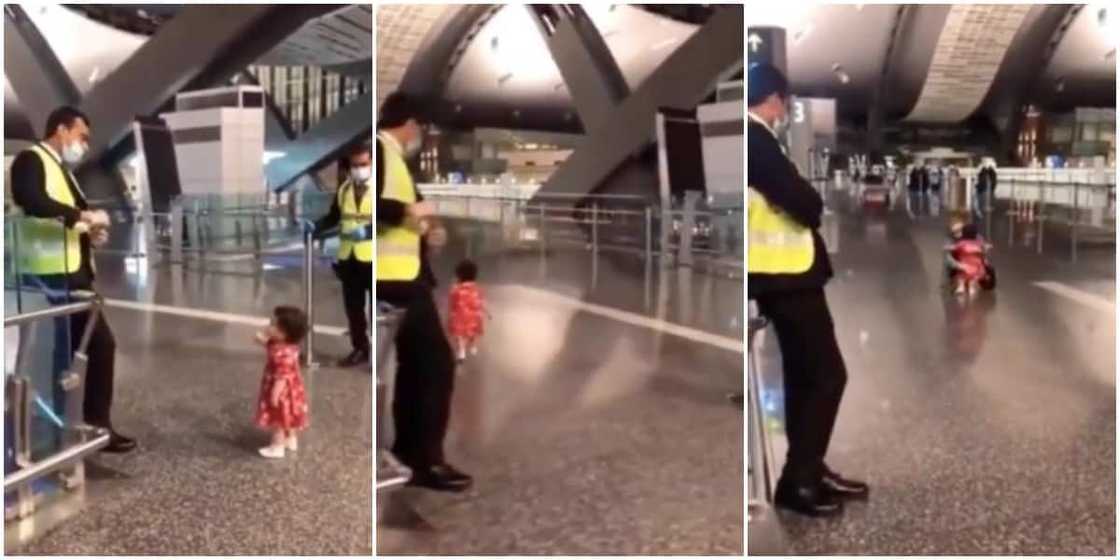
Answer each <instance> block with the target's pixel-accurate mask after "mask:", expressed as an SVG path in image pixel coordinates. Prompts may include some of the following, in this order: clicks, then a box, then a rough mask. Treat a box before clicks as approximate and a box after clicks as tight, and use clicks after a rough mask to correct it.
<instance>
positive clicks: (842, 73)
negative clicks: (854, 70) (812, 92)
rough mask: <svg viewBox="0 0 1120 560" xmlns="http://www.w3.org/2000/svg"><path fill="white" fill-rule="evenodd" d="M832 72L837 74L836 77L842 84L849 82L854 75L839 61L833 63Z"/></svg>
mask: <svg viewBox="0 0 1120 560" xmlns="http://www.w3.org/2000/svg"><path fill="white" fill-rule="evenodd" d="M832 74H833V75H835V76H836V79H837V80H839V81H840V83H842V84H847V83H848V82H850V81H852V77H851V76H849V75H848V71H847V70H844V67H843V66H841V65H840V63H839V62H833V63H832Z"/></svg>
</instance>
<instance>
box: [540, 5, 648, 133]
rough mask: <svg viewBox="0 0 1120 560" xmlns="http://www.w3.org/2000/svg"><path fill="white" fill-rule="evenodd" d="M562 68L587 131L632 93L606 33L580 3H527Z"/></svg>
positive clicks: (554, 58)
mask: <svg viewBox="0 0 1120 560" xmlns="http://www.w3.org/2000/svg"><path fill="white" fill-rule="evenodd" d="M526 9H527V10H529V13H530V14H531V15H532V16H533V21H535V22H536V23H537V28H538V29H540V31H541V36H542V38H543V39H544V41H545V44H546V45H548V50H549V52H550V53H551V54H552V60H553V61H554V62H556V67H557V68H559V69H560V75H561V76H562V77H563V78H564V84H565V85H566V86H567V88H568V92H569V93H570V94H571V96H572V103H573V104H574V105H575V107H576V111H577V112H578V113H579V118H580V120H581V121H583V129H584V130H587V131H591V130H595V129H597V128H599V126H601V125H602V124H603V123H604V122H605V121H606V120H607V117H608V115H610V113H611V111H612V110H613V109H614V108H615V106H616V105H618V104H619V103H621V102H622V100H623V99H626V97H627V96H629V95H630V87H629V86H628V85H627V84H626V76H624V75H623V74H622V69H621V68H619V66H618V63H617V62H616V61H615V59H614V55H612V54H611V50H610V48H609V47H608V46H607V43H606V41H604V40H603V36H602V35H601V34H600V33H599V30H598V29H597V28H596V27H595V23H594V22H592V21H591V18H590V17H588V15H587V12H585V11H584V9H583V7H582V6H580V5H578V4H551V5H530V6H526Z"/></svg>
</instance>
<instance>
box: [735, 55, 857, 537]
mask: <svg viewBox="0 0 1120 560" xmlns="http://www.w3.org/2000/svg"><path fill="white" fill-rule="evenodd" d="M748 72H749V74H748V84H749V86H748V88H749V89H748V95H747V106H748V113H747V116H748V118H749V120H750V122H749V124H748V126H747V151H748V158H747V185H748V187H749V188H750V189H751V190H752V191H753V192H752V193H751V196H752V197H755V196H756V195H760V196H761V197H762V198H763V199H764V201H765V205H762V203H761V202H752V203H751V205H752V206H755V204H759V205H760V206H759V208H760V211H759V214H757V215H758V216H760V217H765V218H766V219H767V221H768V222H770V224H769V226H770V227H776V226H774V222H778V223H787V224H789V225H788V229H789V231H788V232H783V233H782V235H779V236H777V237H778V238H783V237H789V236H796V235H804V232H805V231H806V228H807V229H808V230H809V231H810V232H811V235H812V241H811V247H812V262H811V264H809V263H808V262H806V263H805V264H806V265H807V267H808V268H807V270H803V271H801V272H795V273H773V272H758V271H756V270H754V269H755V268H756V267H757V268H760V269H761V268H765V267H761V266H759V264H758V263H755V262H750V260H751V259H750V258H749V259H748V265H747V293H748V297H749V298H750V299H753V300H755V302H756V303H757V304H758V309H759V311H760V312H761V313H762V315H764V316H765V317H766V318H767V319H769V320H770V322H771V324H773V325H774V330H775V331H776V333H777V335H778V345H779V347H780V348H781V352H782V369H783V374H784V376H783V381H784V389H785V410H786V435H787V438H788V440H789V453H788V455H787V456H786V464H785V468H784V469H783V470H782V475H781V478H780V479H779V481H778V485H777V489H776V492H775V496H774V499H775V502H776V503H777V505H778V506H781V507H783V508H786V509H790V510H793V511H796V512H799V513H803V514H806V515H812V516H827V515H835V514H839V513H840V512H841V511H843V505H842V501H841V500H842V499H851V498H865V497H867V495H868V487H867V485H866V484H864V483H862V482H859V481H855V480H848V479H845V478H843V477H841V476H840V475H839V474H837V473H836V472H834V471H832V470H831V469H829V468H828V466H827V465H825V462H824V457H825V453H826V451H827V450H828V442H829V440H830V439H831V437H832V428H833V426H834V424H835V423H836V415H837V412H838V411H839V409H840V398H841V396H842V395H843V393H844V385H845V384H846V382H847V372H846V370H845V367H844V358H843V356H841V354H840V348H839V346H838V345H837V343H836V334H835V332H834V327H833V323H832V315H831V313H830V312H829V309H828V302H827V301H826V300H825V295H824V285H825V283H827V282H828V280H829V278H831V277H832V265H831V263H830V262H829V259H828V252H827V250H826V248H825V244H824V241H823V239H821V236H820V234H819V233H818V232H817V229H818V228H819V227H820V225H821V214H822V212H823V211H824V203H823V201H822V200H821V197H820V195H819V194H818V193H817V191H816V190H815V189H814V188H813V186H812V185H810V184H809V182H808V181H806V180H805V179H804V178H803V177H801V174H800V173H799V172H798V170H797V167H795V166H794V164H793V162H791V161H790V160H789V158H788V157H787V156H786V153H785V149H784V148H783V147H782V145H781V144H780V143H779V141H778V135H777V134H776V132H775V127H776V126H778V125H779V123H781V122H783V121H784V120H785V119H786V98H787V96H788V83H787V82H786V79H785V77H784V76H782V74H781V72H780V71H779V70H778V69H777V68H774V67H773V66H770V65H767V64H755V65H752V66H751V67H750V69H749V70H748ZM750 210H751V214H750V215H751V216H755V215H756V214H755V213H754V210H755V208H751V209H750ZM748 229H749V230H750V239H748V243H749V244H751V245H754V244H755V243H758V244H763V243H767V244H768V245H767V250H768V251H774V250H783V249H780V247H781V243H782V242H781V241H775V242H774V244H770V241H769V240H766V241H764V240H762V239H759V240H756V239H755V232H756V231H757V232H758V233H759V234H760V235H759V237H760V238H763V237H766V236H767V235H768V234H769V233H773V232H767V231H765V228H763V227H762V225H761V224H754V225H752V224H749V223H748ZM804 243H806V244H809V243H810V242H809V240H808V239H805V240H804ZM776 247H778V248H779V249H775V248H776ZM791 250H792V251H793V255H794V256H793V257H792V258H791V260H797V255H801V256H802V258H804V257H805V255H806V251H808V247H807V246H794V247H793V248H792V249H791ZM799 251H800V252H799ZM760 254H761V252H760ZM772 254H774V253H773V252H770V253H768V255H772ZM775 262H779V263H780V261H775ZM768 264H771V265H772V264H773V263H772V262H771V263H768Z"/></svg>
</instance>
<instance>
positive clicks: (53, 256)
mask: <svg viewBox="0 0 1120 560" xmlns="http://www.w3.org/2000/svg"><path fill="white" fill-rule="evenodd" d="M89 127H90V122H89V118H87V117H86V116H85V115H84V114H82V112H81V111H79V110H77V109H75V108H73V107H61V108H59V109H56V110H55V111H54V112H52V113H51V114H50V116H49V117H48V118H47V125H46V135H45V138H44V139H43V140H42V141H41V142H37V143H35V144H34V145H32V146H31V147H30V148H27V149H26V150H24V151H22V152H20V153H19V155H17V156H16V158H15V160H14V161H13V162H12V198H13V199H14V200H15V203H16V206H18V207H19V209H20V210H21V211H22V213H23V216H22V217H20V218H18V224H19V225H18V226H17V227H18V231H19V245H20V246H19V252H20V262H19V263H18V265H19V269H20V270H19V272H20V274H21V275H22V276H23V278H22V279H21V282H22V281H26V284H28V285H29V286H31V287H38V288H41V289H43V291H44V292H45V293H46V294H47V299H48V301H50V302H51V303H52V304H55V305H58V304H63V303H67V302H68V301H69V296H68V294H69V293H70V292H73V291H93V280H94V263H93V252H92V246H101V245H103V244H105V243H107V242H108V240H109V233H108V229H107V228H108V225H109V216H108V214H106V213H105V212H104V211H101V210H90V208H89V204H88V203H87V202H86V197H85V194H84V193H83V192H82V189H81V187H79V186H78V181H77V179H76V178H75V177H74V175H73V173H71V171H70V169H72V168H74V167H75V166H77V164H78V163H79V162H81V161H82V158H83V157H84V156H85V153H86V152H87V151H88V150H89V135H90V128H89ZM88 322H89V313H80V314H77V315H72V316H70V320H69V321H68V323H69V327H67V325H66V323H67V321H65V320H60V321H59V322H58V323H57V331H56V337H55V340H56V343H55V367H56V368H59V369H61V368H64V367H68V364H69V362H70V356H71V355H72V354H73V352H75V351H76V350H77V348H78V346H79V345H80V344H81V341H82V337H83V335H84V334H85V330H86V325H87V323H88ZM86 354H87V357H88V358H89V361H88V365H87V368H86V379H85V391H84V393H85V396H84V400H83V403H82V416H83V420H84V421H85V422H86V423H87V424H90V425H93V426H99V427H103V428H107V429H108V430H109V433H110V437H109V445H108V447H106V448H105V451H108V452H113V453H123V452H126V451H130V450H132V449H133V448H135V447H136V442H135V441H134V440H132V439H130V438H127V437H125V436H122V435H121V434H119V433H117V432H116V431H115V430H114V429H113V424H112V422H111V418H110V410H111V407H112V401H113V376H114V360H115V357H116V340H115V339H114V338H113V331H112V330H111V329H110V328H109V324H108V323H107V322H106V321H105V316H104V315H99V316H98V317H97V322H96V323H95V324H94V327H93V331H92V334H91V336H90V340H89V345H88V346H87V348H86ZM56 398H59V393H57V392H56Z"/></svg>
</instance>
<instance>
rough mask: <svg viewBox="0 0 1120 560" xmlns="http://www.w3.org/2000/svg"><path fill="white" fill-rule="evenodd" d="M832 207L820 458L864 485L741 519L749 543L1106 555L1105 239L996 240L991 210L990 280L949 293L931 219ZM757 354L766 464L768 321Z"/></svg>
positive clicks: (1109, 482)
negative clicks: (841, 507) (832, 269)
mask: <svg viewBox="0 0 1120 560" xmlns="http://www.w3.org/2000/svg"><path fill="white" fill-rule="evenodd" d="M840 220H841V227H840V236H841V239H840V252H839V254H838V255H836V256H835V257H834V263H835V266H836V269H837V278H836V279H834V281H833V282H832V283H831V284H830V285H829V287H828V298H829V301H830V304H831V307H832V312H833V315H834V317H835V321H836V326H837V335H838V339H839V342H840V346H841V349H842V351H843V353H844V356H845V359H846V362H847V366H848V371H849V381H848V386H847V391H846V393H845V397H844V401H843V404H842V406H841V410H840V416H839V419H838V423H837V427H836V431H835V433H834V436H833V439H832V444H831V447H830V449H829V455H828V460H829V464H830V466H832V467H833V468H835V469H836V470H838V471H840V472H842V473H846V474H850V475H852V476H855V477H860V478H863V479H866V480H867V481H868V482H869V483H870V484H871V486H872V495H871V499H870V501H869V502H867V503H866V504H854V505H852V506H851V507H849V508H848V509H847V511H846V512H845V513H844V515H843V516H842V517H840V518H838V519H832V520H811V519H807V518H802V517H799V516H796V515H792V514H787V513H785V512H780V513H779V515H778V516H777V517H776V518H770V519H769V520H768V521H767V522H766V523H763V524H758V525H755V524H752V525H751V527H750V528H749V531H748V534H749V544H748V549H749V551H750V553H751V554H752V555H754V554H781V555H785V554H811V555H820V554H883V555H894V554H897V555H909V554H966V555H971V554H981V555H983V554H1028V555H1029V554H1059V555H1066V554H1070V555H1082V554H1092V555H1108V556H1112V555H1114V554H1115V552H1116V517H1115V511H1116V509H1115V508H1116V503H1115V496H1116V447H1115V429H1116V426H1115V419H1116V399H1115V394H1116V380H1115V368H1116V356H1115V337H1116V326H1115V310H1114V293H1115V254H1114V249H1113V248H1112V247H1103V248H1095V249H1086V250H1083V251H1082V253H1081V255H1080V260H1079V262H1078V263H1077V264H1076V265H1075V264H1072V263H1070V261H1069V259H1068V250H1067V249H1066V247H1065V246H1064V245H1063V243H1062V242H1061V241H1057V242H1054V243H1049V244H1047V245H1046V246H1045V252H1044V254H1043V255H1038V254H1036V253H1035V252H1034V246H1033V245H1032V244H1031V240H1030V239H1022V238H1020V237H1017V238H1016V239H1015V241H1014V244H1013V246H1009V245H1008V237H1007V230H1006V229H1005V228H1006V223H1005V220H1004V219H1001V220H999V221H997V222H996V223H994V224H993V234H992V239H993V241H994V242H995V243H996V249H995V252H994V254H993V258H994V260H995V264H996V266H997V269H998V272H999V286H998V288H997V290H996V291H995V292H993V293H986V294H982V295H981V296H980V297H979V298H978V299H976V300H973V301H968V302H962V301H958V300H957V299H956V298H955V297H953V296H949V295H946V294H945V292H944V291H943V287H942V286H941V281H942V268H941V266H942V265H941V256H940V253H939V248H940V246H941V245H942V243H943V242H944V238H943V237H942V236H943V229H942V227H943V224H942V222H940V221H937V220H930V219H925V220H922V221H919V222H917V223H915V222H912V221H910V220H908V219H906V217H905V215H904V214H896V215H892V216H889V217H886V218H874V217H870V216H864V215H861V214H847V213H842V214H841V215H840ZM1024 244H1025V245H1027V246H1029V248H1026V247H1024ZM1055 286H1056V287H1055ZM768 335H772V333H768ZM760 355H761V358H762V365H761V368H762V371H763V374H764V377H765V379H766V385H767V387H765V388H764V391H763V393H764V395H763V396H764V399H765V401H766V402H767V403H769V408H770V409H771V411H772V420H771V423H770V426H771V427H772V428H773V430H772V434H773V436H774V440H775V451H776V453H775V455H776V456H777V457H778V460H777V462H778V465H777V466H778V468H780V467H781V463H782V462H783V458H784V454H785V441H784V439H783V437H782V433H781V425H782V414H783V413H782V411H781V404H780V403H781V389H780V377H779V375H778V372H779V371H780V361H779V360H780V357H779V355H778V352H777V344H776V341H775V340H774V339H773V338H768V339H767V340H765V341H764V343H763V344H762V346H761V348H760Z"/></svg>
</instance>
